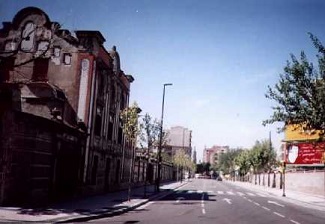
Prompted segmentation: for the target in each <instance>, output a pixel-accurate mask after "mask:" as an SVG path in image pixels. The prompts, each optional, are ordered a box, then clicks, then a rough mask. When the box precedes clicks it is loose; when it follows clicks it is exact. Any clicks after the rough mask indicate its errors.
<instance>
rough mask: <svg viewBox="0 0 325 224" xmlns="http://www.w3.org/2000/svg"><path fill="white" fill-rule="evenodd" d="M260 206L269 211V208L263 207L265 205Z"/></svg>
mask: <svg viewBox="0 0 325 224" xmlns="http://www.w3.org/2000/svg"><path fill="white" fill-rule="evenodd" d="M262 208H264V209H265V210H266V211H270V210H271V209H269V208H267V207H265V206H262Z"/></svg>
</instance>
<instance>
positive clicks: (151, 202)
mask: <svg viewBox="0 0 325 224" xmlns="http://www.w3.org/2000/svg"><path fill="white" fill-rule="evenodd" d="M153 203H154V202H153V201H149V202H148V203H147V204H144V205H141V206H139V207H137V208H136V209H135V210H140V209H144V208H145V207H147V206H149V205H151V204H153Z"/></svg>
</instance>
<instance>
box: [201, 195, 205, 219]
mask: <svg viewBox="0 0 325 224" xmlns="http://www.w3.org/2000/svg"><path fill="white" fill-rule="evenodd" d="M201 207H202V213H203V214H205V208H204V194H202V197H201Z"/></svg>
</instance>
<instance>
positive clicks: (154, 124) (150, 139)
mask: <svg viewBox="0 0 325 224" xmlns="http://www.w3.org/2000/svg"><path fill="white" fill-rule="evenodd" d="M140 125H141V134H140V145H141V147H142V148H147V149H148V151H150V150H152V148H153V147H154V146H156V144H157V142H158V140H159V134H160V133H159V132H160V124H159V122H158V120H157V119H154V120H153V119H152V117H151V116H150V115H149V114H148V113H146V114H145V115H144V116H143V118H142V122H141V124H140Z"/></svg>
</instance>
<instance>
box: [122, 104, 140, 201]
mask: <svg viewBox="0 0 325 224" xmlns="http://www.w3.org/2000/svg"><path fill="white" fill-rule="evenodd" d="M140 112H141V109H140V108H139V107H138V104H137V103H136V102H134V103H133V104H132V106H131V107H127V108H125V109H124V110H123V111H122V112H121V114H120V117H121V120H122V123H123V133H124V134H125V136H126V137H127V140H128V141H130V142H131V145H132V146H131V147H132V156H131V164H130V178H129V190H128V200H130V197H131V183H132V179H133V166H134V156H135V147H136V141H137V137H138V135H139V133H140V130H141V129H140V126H139V124H138V114H139V113H140Z"/></svg>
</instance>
